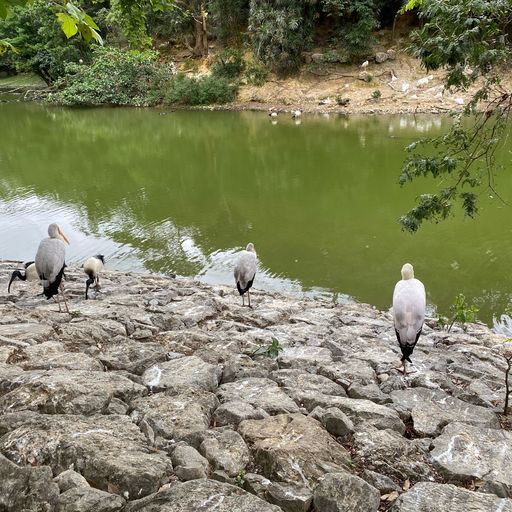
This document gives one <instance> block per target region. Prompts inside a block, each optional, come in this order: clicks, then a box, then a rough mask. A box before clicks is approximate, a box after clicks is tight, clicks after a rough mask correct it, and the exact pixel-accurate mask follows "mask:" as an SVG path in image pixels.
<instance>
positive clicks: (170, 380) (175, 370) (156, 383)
mask: <svg viewBox="0 0 512 512" xmlns="http://www.w3.org/2000/svg"><path fill="white" fill-rule="evenodd" d="M221 374H222V371H221V369H220V367H219V366H217V365H213V364H209V363H205V362H204V361H203V360H202V359H199V357H196V356H185V357H180V358H178V359H173V360H171V361H165V362H163V363H158V364H155V365H153V366H151V367H150V368H148V369H147V370H146V371H145V372H144V373H143V375H142V381H143V383H144V385H146V386H147V387H148V388H149V389H151V390H153V391H163V390H166V389H169V390H172V391H179V390H181V389H184V388H191V387H192V388H197V389H204V390H205V391H215V390H216V389H217V386H218V384H219V380H220V377H221Z"/></svg>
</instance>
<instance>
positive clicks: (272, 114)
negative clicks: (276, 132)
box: [269, 112, 277, 117]
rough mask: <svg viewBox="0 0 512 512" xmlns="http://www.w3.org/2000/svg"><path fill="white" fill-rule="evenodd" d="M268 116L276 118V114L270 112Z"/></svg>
mask: <svg viewBox="0 0 512 512" xmlns="http://www.w3.org/2000/svg"><path fill="white" fill-rule="evenodd" d="M269 116H270V117H277V112H270V113H269Z"/></svg>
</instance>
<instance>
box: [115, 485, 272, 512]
mask: <svg viewBox="0 0 512 512" xmlns="http://www.w3.org/2000/svg"><path fill="white" fill-rule="evenodd" d="M199 511H200V512H235V511H236V512H281V509H280V508H279V507H276V506H275V505H270V504H269V503H266V502H265V501H263V500H262V499H260V498H258V497H256V496H254V495H252V494H250V493H248V492H246V491H244V490H242V489H240V487H236V486H234V485H230V484H225V483H221V482H217V481H215V480H191V481H190V482H185V483H180V484H177V485H173V486H172V487H169V488H168V489H165V490H163V491H161V492H159V493H157V494H153V495H151V496H148V497H147V498H145V499H142V500H138V501H135V502H132V503H129V504H128V505H127V506H126V508H125V512H199Z"/></svg>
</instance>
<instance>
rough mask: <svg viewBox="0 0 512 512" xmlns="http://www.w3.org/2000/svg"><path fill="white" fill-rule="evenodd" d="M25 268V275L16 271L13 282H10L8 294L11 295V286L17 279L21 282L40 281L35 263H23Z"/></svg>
mask: <svg viewBox="0 0 512 512" xmlns="http://www.w3.org/2000/svg"><path fill="white" fill-rule="evenodd" d="M23 267H24V268H25V273H24V274H22V273H21V272H22V271H21V270H15V271H14V272H13V273H12V274H11V280H10V281H9V286H8V287H7V293H11V284H12V282H13V281H14V280H15V279H19V280H20V281H28V282H32V281H39V276H38V275H37V270H36V264H35V263H34V262H33V261H26V262H25V263H23Z"/></svg>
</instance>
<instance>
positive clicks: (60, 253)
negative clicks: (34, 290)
mask: <svg viewBox="0 0 512 512" xmlns="http://www.w3.org/2000/svg"><path fill="white" fill-rule="evenodd" d="M48 235H49V238H45V239H43V240H41V243H40V244H39V248H38V249H37V254H36V261H35V265H36V271H37V274H38V276H39V279H41V282H42V285H43V294H44V295H45V297H46V298H47V299H50V298H51V297H53V296H54V295H56V296H57V303H58V304H59V312H60V311H62V309H61V305H60V300H59V291H60V293H62V298H63V299H64V305H65V306H66V311H67V312H68V313H69V308H68V304H67V302H66V297H65V296H64V285H63V283H62V276H63V275H64V269H65V268H66V246H65V244H64V242H65V243H66V244H69V240H68V239H67V238H66V235H65V234H64V233H63V231H62V230H61V229H60V227H59V226H58V225H57V224H55V223H54V224H50V225H49V226H48Z"/></svg>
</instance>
